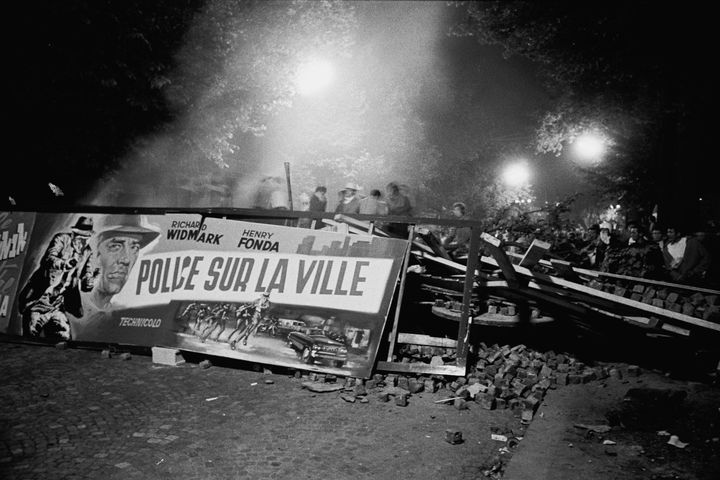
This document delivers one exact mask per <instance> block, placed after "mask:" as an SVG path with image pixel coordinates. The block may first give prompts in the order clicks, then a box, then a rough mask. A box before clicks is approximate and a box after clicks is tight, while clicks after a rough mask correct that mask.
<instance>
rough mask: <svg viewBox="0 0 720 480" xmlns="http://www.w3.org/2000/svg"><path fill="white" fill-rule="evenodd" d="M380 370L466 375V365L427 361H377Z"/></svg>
mask: <svg viewBox="0 0 720 480" xmlns="http://www.w3.org/2000/svg"><path fill="white" fill-rule="evenodd" d="M376 370H378V371H386V372H403V373H418V374H426V375H452V376H457V377H464V376H465V370H466V369H465V367H464V366H463V367H458V366H457V365H430V364H427V363H420V362H418V363H397V362H377V369H376Z"/></svg>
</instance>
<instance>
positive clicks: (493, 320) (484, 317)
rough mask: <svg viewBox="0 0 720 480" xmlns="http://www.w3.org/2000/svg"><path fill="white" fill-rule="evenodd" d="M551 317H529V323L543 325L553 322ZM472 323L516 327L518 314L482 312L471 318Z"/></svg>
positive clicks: (518, 321) (518, 318) (518, 319)
mask: <svg viewBox="0 0 720 480" xmlns="http://www.w3.org/2000/svg"><path fill="white" fill-rule="evenodd" d="M554 321H555V319H554V318H553V317H546V316H542V317H536V318H530V325H544V324H550V323H553V322H554ZM472 323H473V325H485V326H489V327H517V326H518V325H520V315H500V314H498V313H483V314H480V315H477V316H476V317H475V318H473V322H472Z"/></svg>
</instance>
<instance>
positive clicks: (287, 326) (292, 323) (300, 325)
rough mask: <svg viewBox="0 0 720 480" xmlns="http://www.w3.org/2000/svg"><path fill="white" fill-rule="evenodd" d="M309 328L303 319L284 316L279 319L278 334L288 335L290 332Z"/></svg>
mask: <svg viewBox="0 0 720 480" xmlns="http://www.w3.org/2000/svg"><path fill="white" fill-rule="evenodd" d="M307 328H308V326H307V324H306V323H305V322H303V321H302V320H298V319H295V318H282V317H280V318H279V319H278V335H283V336H287V335H288V334H289V333H290V332H300V331H302V330H305V329H307Z"/></svg>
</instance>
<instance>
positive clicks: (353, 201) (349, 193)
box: [335, 182, 360, 215]
mask: <svg viewBox="0 0 720 480" xmlns="http://www.w3.org/2000/svg"><path fill="white" fill-rule="evenodd" d="M358 190H360V187H359V186H358V185H356V184H355V183H353V182H348V183H346V184H345V186H344V187H343V189H342V190H340V192H339V194H340V201H339V202H338V205H337V207H336V208H335V213H342V214H345V215H348V214H357V213H360V197H359V196H358V194H357V193H358Z"/></svg>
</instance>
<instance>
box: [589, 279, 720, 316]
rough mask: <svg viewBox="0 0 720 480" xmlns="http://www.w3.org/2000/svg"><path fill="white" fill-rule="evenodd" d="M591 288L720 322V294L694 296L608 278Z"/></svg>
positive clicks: (592, 282) (696, 293) (595, 282)
mask: <svg viewBox="0 0 720 480" xmlns="http://www.w3.org/2000/svg"><path fill="white" fill-rule="evenodd" d="M588 286H589V287H591V288H594V289H596V290H602V291H603V292H608V293H612V294H613V295H618V296H620V297H624V298H629V299H631V300H635V301H638V302H642V303H646V304H648V305H652V306H654V307H658V308H663V309H665V310H670V311H673V312H677V313H682V314H684V315H689V316H691V317H696V318H702V319H703V320H709V321H717V322H720V297H719V296H718V295H709V294H703V293H701V292H695V293H690V291H688V290H673V289H669V288H664V287H654V286H652V285H643V284H639V283H636V284H630V283H628V282H626V281H620V280H617V281H612V280H610V279H605V280H603V281H600V280H598V279H596V280H592V281H590V282H589V283H588Z"/></svg>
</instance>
